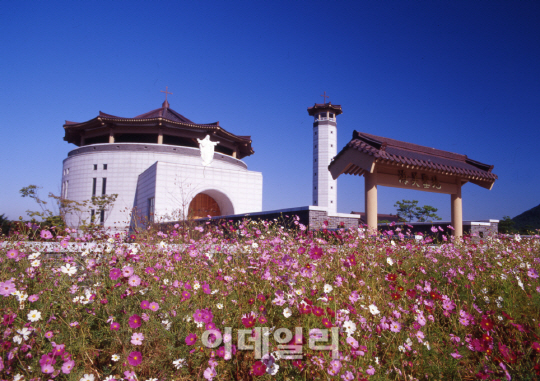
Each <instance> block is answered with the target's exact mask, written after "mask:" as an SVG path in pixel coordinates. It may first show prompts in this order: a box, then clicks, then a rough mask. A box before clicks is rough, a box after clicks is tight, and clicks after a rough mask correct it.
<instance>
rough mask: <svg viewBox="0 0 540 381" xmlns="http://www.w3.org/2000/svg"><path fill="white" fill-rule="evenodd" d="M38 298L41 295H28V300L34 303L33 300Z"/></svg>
mask: <svg viewBox="0 0 540 381" xmlns="http://www.w3.org/2000/svg"><path fill="white" fill-rule="evenodd" d="M38 299H39V296H38V295H36V294H34V295H30V296H29V297H28V300H29V301H31V302H32V303H33V302H37V300H38Z"/></svg>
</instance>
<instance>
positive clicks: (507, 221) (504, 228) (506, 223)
mask: <svg viewBox="0 0 540 381" xmlns="http://www.w3.org/2000/svg"><path fill="white" fill-rule="evenodd" d="M515 224H516V223H515V222H514V220H512V219H511V218H510V216H504V217H503V219H502V220H500V221H499V233H503V234H513V233H516V232H517V230H516V229H515V227H514V225H515Z"/></svg>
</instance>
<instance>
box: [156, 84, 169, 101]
mask: <svg viewBox="0 0 540 381" xmlns="http://www.w3.org/2000/svg"><path fill="white" fill-rule="evenodd" d="M168 90H169V86H165V91H163V90H159V91H160V92H162V93H165V101H167V95H168V94H171V95H172V93H169V91H168Z"/></svg>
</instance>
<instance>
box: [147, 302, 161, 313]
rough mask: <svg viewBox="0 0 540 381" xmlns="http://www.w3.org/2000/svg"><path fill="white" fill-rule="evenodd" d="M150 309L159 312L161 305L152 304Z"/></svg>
mask: <svg viewBox="0 0 540 381" xmlns="http://www.w3.org/2000/svg"><path fill="white" fill-rule="evenodd" d="M149 308H150V310H152V311H157V310H159V304H157V303H156V302H152V303H150V307H149Z"/></svg>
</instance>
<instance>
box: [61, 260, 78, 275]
mask: <svg viewBox="0 0 540 381" xmlns="http://www.w3.org/2000/svg"><path fill="white" fill-rule="evenodd" d="M60 271H62V272H63V273H64V274H67V275H69V276H72V275H74V274H75V273H76V272H77V268H76V267H75V266H72V265H71V264H69V263H66V265H65V266H62V267H60Z"/></svg>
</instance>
